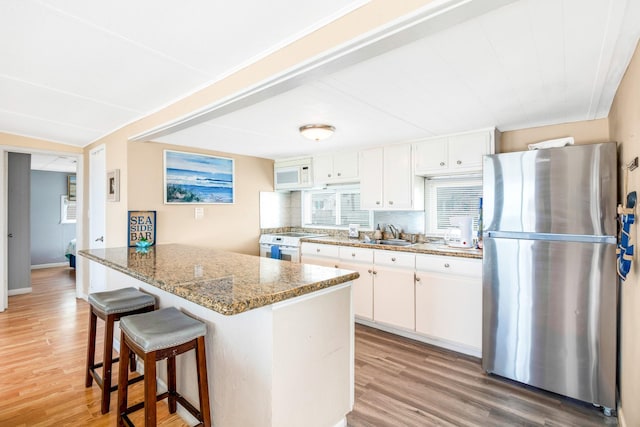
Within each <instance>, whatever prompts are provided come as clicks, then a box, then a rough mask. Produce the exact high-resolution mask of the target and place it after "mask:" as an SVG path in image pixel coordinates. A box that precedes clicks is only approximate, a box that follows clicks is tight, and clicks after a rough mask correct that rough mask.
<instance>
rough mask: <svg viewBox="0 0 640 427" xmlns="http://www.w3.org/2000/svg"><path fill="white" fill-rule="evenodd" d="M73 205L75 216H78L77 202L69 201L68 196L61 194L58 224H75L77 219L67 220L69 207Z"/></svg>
mask: <svg viewBox="0 0 640 427" xmlns="http://www.w3.org/2000/svg"><path fill="white" fill-rule="evenodd" d="M70 205H73V206H75V208H76V215H77V214H78V211H77V207H78V205H77V201H76V200H69V196H67V195H65V194H63V195H62V196H60V224H75V223H76V220H77V217H76V218H69V215H68V214H69V206H70Z"/></svg>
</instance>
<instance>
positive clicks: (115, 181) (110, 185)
mask: <svg viewBox="0 0 640 427" xmlns="http://www.w3.org/2000/svg"><path fill="white" fill-rule="evenodd" d="M107 201H109V202H119V201H120V169H113V170H110V171H108V172H107Z"/></svg>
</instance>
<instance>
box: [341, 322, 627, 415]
mask: <svg viewBox="0 0 640 427" xmlns="http://www.w3.org/2000/svg"><path fill="white" fill-rule="evenodd" d="M355 341H356V361H355V363H356V373H355V377H356V381H355V382H356V393H355V394H356V396H355V407H354V410H353V412H351V414H349V416H348V417H347V419H348V421H349V426H351V427H373V426H375V427H384V426H389V427H391V426H576V427H589V426H615V425H617V420H616V419H615V418H610V417H609V418H608V417H605V416H604V415H603V414H602V412H601V411H599V410H597V409H596V408H594V407H593V406H592V405H590V404H584V403H581V402H576V401H574V400H571V399H566V398H562V397H560V396H558V395H555V394H552V393H547V392H542V391H540V390H535V389H533V388H531V387H527V386H523V385H520V384H518V383H515V382H512V381H508V380H504V379H499V378H496V377H493V376H489V375H487V374H485V373H484V371H483V370H482V367H481V365H480V360H479V359H476V358H474V357H470V356H465V355H461V354H459V353H455V352H452V351H447V350H444V349H440V348H438V347H434V346H430V345H426V344H422V343H419V342H416V341H413V340H409V339H406V338H402V337H398V336H396V335H392V334H388V333H386V332H382V331H378V330H376V329H372V328H368V327H366V326H362V325H356V338H355Z"/></svg>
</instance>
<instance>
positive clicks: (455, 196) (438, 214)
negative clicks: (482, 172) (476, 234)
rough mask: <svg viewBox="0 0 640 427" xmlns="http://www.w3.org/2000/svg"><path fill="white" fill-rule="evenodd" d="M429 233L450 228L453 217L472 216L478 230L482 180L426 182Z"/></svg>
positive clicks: (474, 225) (442, 231)
mask: <svg viewBox="0 0 640 427" xmlns="http://www.w3.org/2000/svg"><path fill="white" fill-rule="evenodd" d="M427 192H428V195H427V200H428V212H429V216H428V224H429V232H430V233H434V234H438V233H444V232H445V231H446V230H447V229H448V228H450V227H452V225H451V222H450V218H451V217H453V216H472V217H474V220H473V229H474V231H477V230H478V216H479V214H480V212H479V207H480V197H482V179H480V178H477V179H453V178H452V179H446V180H430V181H427Z"/></svg>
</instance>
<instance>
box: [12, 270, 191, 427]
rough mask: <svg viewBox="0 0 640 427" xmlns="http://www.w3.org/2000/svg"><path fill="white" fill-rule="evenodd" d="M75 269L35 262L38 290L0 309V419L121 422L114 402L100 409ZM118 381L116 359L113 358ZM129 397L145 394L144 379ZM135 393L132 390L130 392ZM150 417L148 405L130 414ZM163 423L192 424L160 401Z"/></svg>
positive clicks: (18, 423)
mask: <svg viewBox="0 0 640 427" xmlns="http://www.w3.org/2000/svg"><path fill="white" fill-rule="evenodd" d="M74 274H75V270H72V269H70V268H68V267H60V268H50V269H41V270H33V272H32V288H33V292H32V293H31V294H25V295H16V296H12V297H9V309H8V310H6V311H4V312H3V313H0V426H2V427H22V426H24V427H27V426H28V427H31V426H114V425H115V424H116V411H115V404H116V396H117V392H113V393H112V394H111V410H110V412H109V413H108V414H105V415H102V414H101V413H100V389H99V388H98V386H97V385H96V384H95V383H94V385H93V386H92V387H91V388H85V386H84V375H85V374H84V372H85V371H84V369H85V363H86V360H85V357H86V353H85V352H86V347H87V329H88V323H89V304H88V303H86V302H85V301H83V300H79V299H76V297H75V277H74ZM103 334H104V329H103V323H102V321H98V335H97V336H98V340H97V343H96V350H97V351H96V360H97V361H99V360H102V343H103V341H102V337H103ZM114 378H115V381H117V378H118V377H117V364H115V365H114ZM130 390H131V391H130V400H129V402H130V403H131V402H133V403H135V402H138V401H141V400H142V383H138V384H135V385H133V386H132V387H130ZM131 393H133V394H131ZM131 418H132V420H133V422H134V423H136V425H144V411H139V412H137V413H135V414H132V416H131ZM158 425H160V426H165V427H178V426H180V427H182V426H186V425H187V424H185V423H184V422H183V421H182V419H181V418H180V417H178V416H177V415H175V414H174V415H171V414H169V411H168V408H167V404H166V401H163V402H160V403H159V404H158Z"/></svg>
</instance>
